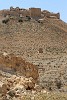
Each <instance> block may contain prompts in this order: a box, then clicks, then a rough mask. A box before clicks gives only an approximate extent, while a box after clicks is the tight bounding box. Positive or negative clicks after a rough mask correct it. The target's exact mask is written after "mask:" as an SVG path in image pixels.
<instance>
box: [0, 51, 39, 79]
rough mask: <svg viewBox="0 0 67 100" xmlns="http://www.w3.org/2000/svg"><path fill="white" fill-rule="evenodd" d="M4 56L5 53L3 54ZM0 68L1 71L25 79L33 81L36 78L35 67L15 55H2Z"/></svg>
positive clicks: (36, 71) (36, 70)
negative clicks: (12, 73)
mask: <svg viewBox="0 0 67 100" xmlns="http://www.w3.org/2000/svg"><path fill="white" fill-rule="evenodd" d="M5 54H6V53H5ZM0 64H1V66H2V67H1V66H0V68H1V69H2V70H7V71H8V72H9V71H11V70H12V71H14V72H15V73H19V74H20V75H23V76H26V77H32V78H34V79H35V80H37V78H38V69H37V67H36V66H35V65H33V64H31V63H29V62H26V61H25V60H23V59H22V58H21V57H17V56H15V55H12V54H10V55H2V56H1V57H0Z"/></svg>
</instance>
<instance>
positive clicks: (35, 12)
mask: <svg viewBox="0 0 67 100" xmlns="http://www.w3.org/2000/svg"><path fill="white" fill-rule="evenodd" d="M7 15H8V16H15V17H23V16H24V17H26V16H29V17H31V18H42V17H47V18H57V19H60V14H59V13H51V12H49V11H47V10H43V11H41V8H29V9H23V8H19V7H16V8H13V7H10V9H8V10H7V9H6V10H1V11H0V17H1V16H2V17H6V16H7Z"/></svg>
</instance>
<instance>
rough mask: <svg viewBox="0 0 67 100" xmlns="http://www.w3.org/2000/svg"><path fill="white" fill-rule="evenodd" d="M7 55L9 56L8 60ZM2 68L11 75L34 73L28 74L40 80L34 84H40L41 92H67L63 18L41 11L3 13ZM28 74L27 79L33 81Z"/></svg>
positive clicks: (0, 32)
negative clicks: (44, 90)
mask: <svg viewBox="0 0 67 100" xmlns="http://www.w3.org/2000/svg"><path fill="white" fill-rule="evenodd" d="M3 53H6V54H7V55H6V56H5V58H4V56H3ZM11 55H13V56H11ZM11 57H14V58H11ZM16 57H18V58H16ZM18 60H19V61H18ZM12 61H13V62H14V63H12ZM17 62H18V65H17ZM29 66H30V67H29ZM4 67H5V68H6V69H8V71H6V69H4ZM7 67H8V68H7ZM9 67H10V68H11V70H10V69H9ZM15 67H16V68H15ZM17 67H19V68H18V69H17ZM13 68H14V69H13ZM26 68H27V69H26ZM30 68H31V70H32V71H31V70H30ZM0 69H1V70H2V71H6V72H7V73H10V74H11V72H12V71H15V73H14V72H13V73H12V74H11V75H18V72H20V73H22V72H23V71H21V70H25V72H26V73H27V72H28V71H30V73H28V75H31V77H32V78H34V76H35V77H36V79H37V78H38V79H37V80H36V83H35V82H34V83H35V84H38V86H39V87H38V88H39V91H41V90H40V89H46V90H47V91H56V92H65V93H66V92H67V71H66V69H67V23H65V22H64V21H62V20H61V19H60V13H52V12H49V11H47V10H43V11H42V10H41V8H29V9H22V8H19V7H16V8H13V7H10V9H8V10H1V11H0ZM26 70H27V71H26ZM25 72H24V77H26V78H29V77H27V76H26V74H25ZM32 72H33V73H32ZM31 73H32V74H31ZM5 76H6V75H5ZM19 76H20V74H19ZM11 78H12V76H11ZM20 80H21V79H20ZM34 80H35V79H34ZM28 88H30V87H28ZM33 88H34V87H33ZM37 91H38V90H37Z"/></svg>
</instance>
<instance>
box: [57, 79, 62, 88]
mask: <svg viewBox="0 0 67 100" xmlns="http://www.w3.org/2000/svg"><path fill="white" fill-rule="evenodd" d="M56 86H57V88H58V89H61V86H62V83H61V80H56Z"/></svg>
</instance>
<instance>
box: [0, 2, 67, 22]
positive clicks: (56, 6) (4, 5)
mask: <svg viewBox="0 0 67 100" xmlns="http://www.w3.org/2000/svg"><path fill="white" fill-rule="evenodd" d="M10 6H13V7H21V8H30V7H39V8H41V9H43V10H49V11H51V12H55V13H57V12H60V15H61V19H62V20H64V21H65V22H67V11H66V10H67V0H0V9H9V8H10Z"/></svg>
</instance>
